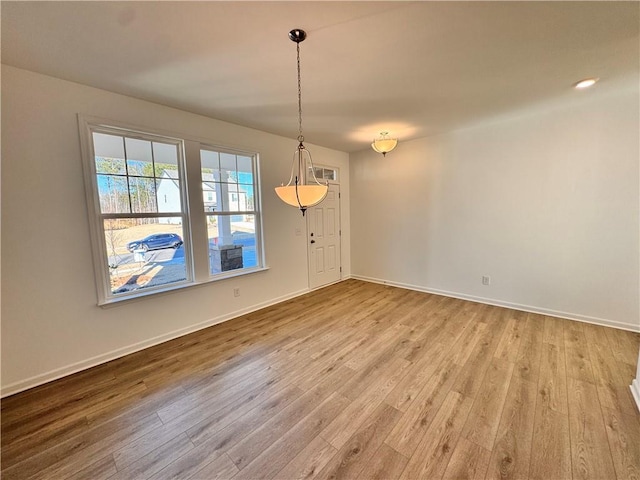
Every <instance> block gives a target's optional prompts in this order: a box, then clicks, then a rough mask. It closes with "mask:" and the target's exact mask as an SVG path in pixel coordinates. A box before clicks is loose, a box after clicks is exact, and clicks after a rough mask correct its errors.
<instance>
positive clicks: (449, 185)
mask: <svg viewBox="0 0 640 480" xmlns="http://www.w3.org/2000/svg"><path fill="white" fill-rule="evenodd" d="M637 85H638V84H637V79H636V80H635V82H634V87H632V88H629V89H626V90H622V89H621V90H619V91H617V92H616V93H615V94H608V95H606V96H605V95H602V94H600V95H596V94H595V93H594V92H579V93H578V92H576V95H581V97H572V99H571V101H566V102H565V101H564V100H563V103H560V102H556V103H555V104H550V105H545V106H538V107H537V108H536V109H535V110H529V111H522V112H518V113H516V114H512V115H511V116H510V117H509V118H503V119H502V120H497V121H496V120H494V121H492V123H485V124H482V125H477V126H475V127H473V128H468V129H464V130H461V131H456V132H452V133H449V134H444V135H439V136H434V137H430V138H424V139H420V140H415V141H407V142H403V141H402V140H401V141H400V143H399V145H398V147H397V148H396V150H394V151H393V152H391V153H390V154H388V155H387V157H386V158H383V157H382V156H381V155H379V154H376V153H374V152H373V151H372V150H370V149H369V150H366V151H362V152H358V153H356V154H352V155H351V156H350V167H351V208H352V209H351V218H352V222H351V235H352V249H351V255H352V275H353V276H355V277H359V278H366V279H370V280H375V281H382V282H387V283H391V284H396V285H403V286H408V287H410V288H415V289H419V290H425V291H433V292H440V293H445V294H449V295H452V296H458V297H462V298H471V299H479V300H480V301H484V302H487V303H495V304H501V305H512V306H515V307H517V308H521V309H524V310H530V311H538V312H546V313H548V314H550V315H557V316H562V317H568V318H575V319H580V320H586V321H592V322H597V323H601V324H606V325H612V326H618V327H623V328H627V329H632V330H636V331H640V319H639V317H640V310H639V295H640V293H639V258H638V251H639V247H640V243H639V225H638V219H639V214H640V210H639V198H640V195H639V188H638V180H639V171H638V163H639V131H640V123H639V118H638V106H639V95H638V86H637ZM577 98H580V100H576V99H577ZM483 275H487V276H490V277H491V285H489V286H483V285H482V284H481V277H482V276H483Z"/></svg>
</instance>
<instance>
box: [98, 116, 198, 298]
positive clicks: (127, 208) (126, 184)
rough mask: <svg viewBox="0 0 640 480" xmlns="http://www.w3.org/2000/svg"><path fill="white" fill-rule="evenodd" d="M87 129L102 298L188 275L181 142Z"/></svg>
mask: <svg viewBox="0 0 640 480" xmlns="http://www.w3.org/2000/svg"><path fill="white" fill-rule="evenodd" d="M89 133H90V135H89V138H90V142H91V151H92V153H93V155H92V159H91V161H92V168H91V174H92V177H93V179H92V180H93V181H92V185H93V187H94V188H93V195H94V198H95V200H96V201H95V205H96V209H95V210H96V216H97V217H98V218H97V222H96V224H97V228H98V229H99V233H98V236H99V238H101V240H99V242H100V246H99V248H98V252H97V255H98V256H99V262H98V265H97V267H98V268H97V270H98V271H99V272H100V274H99V276H100V277H101V278H99V282H98V283H99V286H100V284H102V287H103V288H102V294H101V302H105V301H109V300H112V299H117V298H126V297H131V296H137V295H138V294H140V293H142V292H147V291H153V290H158V289H165V288H167V287H172V286H176V285H181V284H185V283H187V282H189V281H191V280H192V278H193V272H192V267H191V265H192V262H190V261H187V258H190V255H191V253H190V249H189V244H188V242H185V232H186V226H187V225H188V217H187V216H186V214H185V212H184V211H183V208H182V206H183V203H184V202H183V195H184V191H185V186H184V185H185V182H184V178H183V175H182V173H181V172H182V171H184V167H183V156H182V152H183V145H182V142H181V141H179V140H175V139H171V138H165V137H159V136H155V135H149V134H141V133H139V132H131V131H123V130H121V129H116V128H113V129H111V128H109V127H104V126H90V128H89ZM99 290H100V289H99Z"/></svg>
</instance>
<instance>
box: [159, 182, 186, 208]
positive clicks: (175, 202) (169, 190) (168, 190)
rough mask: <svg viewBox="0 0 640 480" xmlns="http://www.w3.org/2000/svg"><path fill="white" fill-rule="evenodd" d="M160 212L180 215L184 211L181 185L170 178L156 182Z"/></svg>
mask: <svg viewBox="0 0 640 480" xmlns="http://www.w3.org/2000/svg"><path fill="white" fill-rule="evenodd" d="M156 186H157V187H156V188H157V198H158V212H160V213H178V212H181V211H182V199H181V198H180V184H179V183H178V181H177V180H175V179H172V178H171V177H169V176H164V177H162V178H159V179H157V180H156Z"/></svg>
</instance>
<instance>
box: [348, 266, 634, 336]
mask: <svg viewBox="0 0 640 480" xmlns="http://www.w3.org/2000/svg"><path fill="white" fill-rule="evenodd" d="M351 278H354V279H357V280H362V281H365V282H372V283H380V284H383V285H390V286H392V287H398V288H406V289H408V290H415V291H418V292H425V293H433V294H435V295H442V296H445V297H452V298H459V299H461V300H469V301H472V302H478V303H485V304H487V305H495V306H497V307H506V308H512V309H514V310H522V311H523V312H529V313H538V314H541V315H547V316H549V317H558V318H564V319H567V320H575V321H578V322H585V323H592V324H594V325H601V326H604V327H613V328H619V329H621V330H629V331H631V332H640V325H636V324H633V323H624V322H618V321H615V320H608V319H605V318H597V317H590V316H587V315H580V314H578V313H569V312H559V311H557V310H550V309H548V308H541V307H533V306H531V305H521V304H519V303H511V302H504V301H502V300H494V299H492V298H484V297H476V296H474V295H467V294H464V293H458V292H449V291H446V290H438V289H435V288H427V287H422V286H420V285H411V284H407V283H400V282H390V281H388V280H383V279H380V278H372V277H365V276H362V275H353V274H352V275H351Z"/></svg>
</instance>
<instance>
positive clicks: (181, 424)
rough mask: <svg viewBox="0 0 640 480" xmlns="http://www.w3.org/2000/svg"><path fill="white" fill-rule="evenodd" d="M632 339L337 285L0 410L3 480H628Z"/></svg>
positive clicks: (639, 435) (638, 449)
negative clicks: (342, 479)
mask: <svg viewBox="0 0 640 480" xmlns="http://www.w3.org/2000/svg"><path fill="white" fill-rule="evenodd" d="M639 345H640V336H639V335H637V334H633V333H629V332H624V331H620V330H615V329H610V328H603V327H598V326H593V325H587V324H583V323H577V322H572V321H568V320H560V319H557V318H552V317H545V316H541V315H534V314H528V313H523V312H518V311H514V310H509V309H503V308H497V307H491V306H486V305H481V304H476V303H471V302H465V301H462V300H456V299H451V298H446V297H439V296H435V295H428V294H424V293H418V292H413V291H409V290H402V289H396V288H392V287H387V286H383V285H376V284H368V283H364V282H359V281H355V280H349V281H345V282H342V283H339V284H337V285H333V286H331V287H328V288H325V289H322V290H319V291H316V292H313V293H310V294H308V295H305V296H303V297H299V298H296V299H293V300H290V301H287V302H284V303H282V304H279V305H276V306H273V307H270V308H267V309H264V310H260V311H258V312H255V313H252V314H249V315H246V316H244V317H241V318H238V319H235V320H232V321H229V322H226V323H224V324H221V325H218V326H215V327H211V328H208V329H206V330H202V331H200V332H197V333H194V334H191V335H188V336H185V337H182V338H180V339H177V340H174V341H171V342H167V343H165V344H162V345H159V346H156V347H153V348H150V349H147V350H145V351H143V352H139V353H136V354H133V355H129V356H127V357H124V358H122V359H119V360H116V361H113V362H110V363H108V364H105V365H102V366H99V367H96V368H93V369H91V370H87V371H85V372H82V373H79V374H76V375H73V376H70V377H67V378H64V379H62V380H59V381H56V382H53V383H50V384H47V385H44V386H42V387H39V388H36V389H33V390H30V391H27V392H25V393H22V394H18V395H14V396H12V397H9V398H7V399H5V400H3V401H2V478H3V479H5V480H11V479H22V478H39V479H63V478H73V479H77V478H84V479H90V480H97V479H104V478H114V479H134V478H153V479H168V478H181V479H186V478H198V479H206V480H210V479H214V478H222V479H231V478H233V479H234V480H238V479H269V478H276V479H286V480H288V479H298V478H322V479H325V478H362V479H372V478H379V479H393V478H403V479H438V478H445V479H454V478H479V479H481V478H487V479H496V478H501V479H507V478H532V479H544V480H552V479H553V480H559V479H570V478H575V479H582V478H584V479H595V480H599V479H601V480H608V479H615V478H618V479H623V478H630V479H631V478H635V479H637V478H640V414H639V413H638V411H637V410H636V407H635V404H634V403H633V400H632V397H631V394H630V391H629V384H630V383H631V381H632V379H633V377H634V376H635V363H636V361H637V357H638V348H639Z"/></svg>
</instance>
